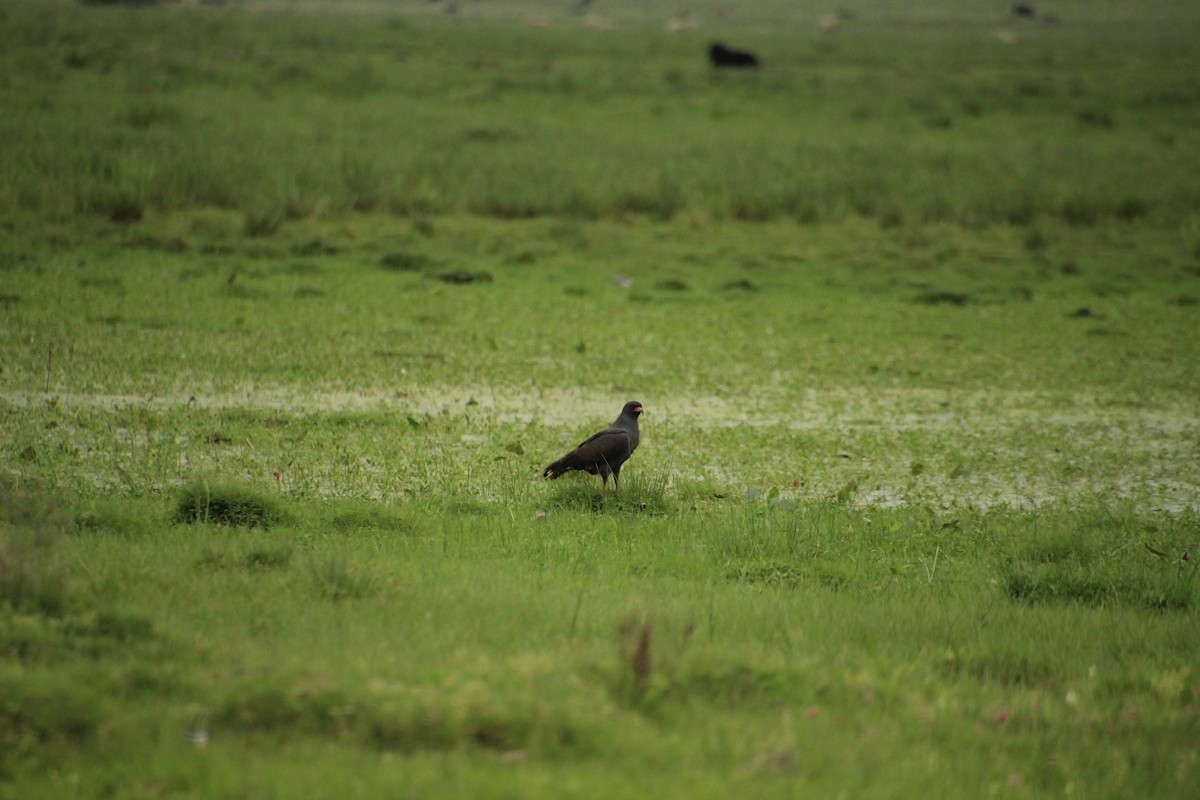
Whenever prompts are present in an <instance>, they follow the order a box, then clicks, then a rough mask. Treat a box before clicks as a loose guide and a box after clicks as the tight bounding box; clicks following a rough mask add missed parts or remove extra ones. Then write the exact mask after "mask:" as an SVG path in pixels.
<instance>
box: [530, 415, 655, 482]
mask: <svg viewBox="0 0 1200 800" xmlns="http://www.w3.org/2000/svg"><path fill="white" fill-rule="evenodd" d="M641 413H642V404H641V403H639V402H637V401H634V400H630V401H629V402H628V403H626V404H625V407H624V408H622V409H621V416H619V417H617V419H616V421H615V422H613V424H612V425H609V426H608V427H607V428H605V429H604V430H602V431H600V432H599V433H593V434H592V435H591V436H589V437H588V438H587V439H585V440H584V441H583V442H582V443H581V444H580V445H579V447H576V448H575V449H574V450H572V451H571V452H569V453H567V454H566V455H565V456H563V457H562V458H560V459H559V460H558V461H555V462H554V463H553V464H551V465H550V466H548V467H546V469H545V472H544V473H543V474H544V475H545V476H546V477H547V478H551V479H553V478H557V477H558V476H559V475H562V474H563V473H566V472H570V471H571V470H575V469H578V470H583V471H584V472H589V473H591V474H592V475H599V476H600V477H601V478H603V479H604V485H605V486H608V475H609V473H612V476H613V491H615V492H620V491H621V484H620V482H619V481H620V474H621V465H622V464H624V463H625V462H626V461H628V460H629V457H630V456H631V455H633V451H634V450H636V449H637V446H638V416H639V415H640V414H641Z"/></svg>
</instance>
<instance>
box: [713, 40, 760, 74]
mask: <svg viewBox="0 0 1200 800" xmlns="http://www.w3.org/2000/svg"><path fill="white" fill-rule="evenodd" d="M708 60H709V61H711V62H712V65H713V66H714V67H718V68H722V67H732V68H733V69H758V57H757V56H755V55H754V54H753V53H747V52H745V51H743V50H731V49H729V48H728V47H726V46H725V45H723V44H721V43H720V42H713V43H712V44H710V45H709V46H708Z"/></svg>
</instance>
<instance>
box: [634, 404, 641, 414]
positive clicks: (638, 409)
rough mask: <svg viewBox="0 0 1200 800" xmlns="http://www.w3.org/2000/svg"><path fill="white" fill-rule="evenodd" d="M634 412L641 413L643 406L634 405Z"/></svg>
mask: <svg viewBox="0 0 1200 800" xmlns="http://www.w3.org/2000/svg"><path fill="white" fill-rule="evenodd" d="M633 413H635V414H641V413H642V407H641V406H634V407H633Z"/></svg>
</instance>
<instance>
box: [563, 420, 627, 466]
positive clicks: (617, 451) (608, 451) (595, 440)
mask: <svg viewBox="0 0 1200 800" xmlns="http://www.w3.org/2000/svg"><path fill="white" fill-rule="evenodd" d="M629 443H630V439H629V434H628V433H626V432H625V431H623V430H621V429H620V428H608V429H606V430H602V431H600V432H599V433H597V434H595V435H594V436H591V437H589V438H588V439H587V440H586V441H584V442H582V443H580V445H579V447H577V448H575V455H577V456H578V457H579V458H580V459H583V460H587V461H592V460H594V461H597V462H599V461H614V460H616V459H618V458H620V457H621V456H627V455H628V454H629Z"/></svg>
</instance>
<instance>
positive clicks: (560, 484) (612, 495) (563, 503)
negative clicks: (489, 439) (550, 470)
mask: <svg viewBox="0 0 1200 800" xmlns="http://www.w3.org/2000/svg"><path fill="white" fill-rule="evenodd" d="M669 481H670V471H669V470H661V471H659V472H655V473H651V474H649V475H645V476H643V475H640V474H633V475H627V476H626V477H625V479H624V480H622V481H621V491H620V493H617V492H614V491H613V483H612V481H609V482H608V486H605V485H604V484H603V483H602V482H601V480H600V479H599V478H596V477H593V476H591V475H586V474H584V473H582V472H572V473H568V474H567V475H565V476H563V477H562V478H559V479H558V480H557V481H555V482H554V484H553V489H552V490H551V493H550V495H549V497H548V498H547V500H546V503H547V505H548V506H549V507H550V508H555V509H560V510H568V511H590V512H592V513H593V514H608V513H614V512H624V513H629V512H632V513H640V514H652V515H657V514H667V513H670V512H672V511H674V510H675V508H676V503H675V502H674V501H673V500H671V499H670V498H669V497H668V496H667V486H668V483H669Z"/></svg>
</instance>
